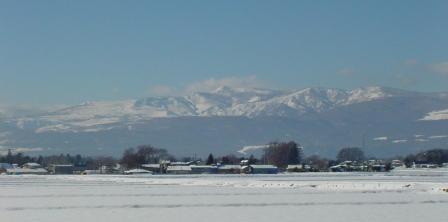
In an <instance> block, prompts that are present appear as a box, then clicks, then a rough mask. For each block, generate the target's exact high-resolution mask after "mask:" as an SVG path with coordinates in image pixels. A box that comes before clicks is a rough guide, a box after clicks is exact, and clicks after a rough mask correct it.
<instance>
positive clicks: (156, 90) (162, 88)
mask: <svg viewBox="0 0 448 222" xmlns="http://www.w3.org/2000/svg"><path fill="white" fill-rule="evenodd" d="M149 93H150V94H151V95H154V96H173V95H177V94H179V91H178V90H176V89H175V88H173V87H170V86H166V85H156V86H153V87H151V88H150V89H149Z"/></svg>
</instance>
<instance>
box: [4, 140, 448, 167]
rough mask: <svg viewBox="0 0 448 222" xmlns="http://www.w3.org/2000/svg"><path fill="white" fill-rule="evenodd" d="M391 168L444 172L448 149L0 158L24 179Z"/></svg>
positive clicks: (281, 146) (270, 147)
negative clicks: (373, 154) (392, 153)
mask: <svg viewBox="0 0 448 222" xmlns="http://www.w3.org/2000/svg"><path fill="white" fill-rule="evenodd" d="M396 168H400V169H405V168H448V149H432V150H427V151H422V152H419V153H416V154H410V155H407V156H405V157H393V158H388V159H377V158H367V157H366V156H365V154H364V152H363V151H362V149H361V148H359V147H346V148H342V149H340V150H339V152H338V154H337V156H336V158H335V159H326V158H322V157H320V156H318V155H311V156H305V155H304V152H303V148H302V147H301V146H300V145H299V144H298V143H296V142H294V141H290V142H272V143H269V144H267V145H266V148H264V150H263V154H262V155H261V157H259V158H256V157H254V156H253V155H250V156H249V157H238V156H236V155H234V154H229V155H225V156H220V157H215V156H214V155H213V154H212V153H210V154H209V155H208V157H207V158H205V159H202V158H195V157H185V158H180V159H178V158H175V157H174V155H172V154H170V153H169V152H168V151H167V150H165V149H160V148H155V147H153V146H151V145H141V146H138V147H136V148H128V149H126V150H125V151H124V152H123V155H122V157H121V158H114V157H86V156H81V155H79V154H78V155H74V156H72V155H70V154H60V155H50V156H37V157H31V156H27V155H24V154H22V153H13V152H12V151H11V150H9V152H8V153H7V154H6V155H3V156H0V173H1V174H8V175H23V174H35V175H46V174H55V175H57V174H81V175H89V174H125V175H135V174H175V175H179V174H277V173H299V172H387V171H390V170H393V169H396Z"/></svg>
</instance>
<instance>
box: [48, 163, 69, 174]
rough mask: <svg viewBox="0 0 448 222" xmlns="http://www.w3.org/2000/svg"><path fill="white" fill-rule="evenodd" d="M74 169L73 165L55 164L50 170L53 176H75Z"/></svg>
mask: <svg viewBox="0 0 448 222" xmlns="http://www.w3.org/2000/svg"><path fill="white" fill-rule="evenodd" d="M73 169H74V168H73V165H71V164H65V165H63V164H53V165H51V166H50V167H49V168H48V170H49V171H50V172H51V174H73Z"/></svg>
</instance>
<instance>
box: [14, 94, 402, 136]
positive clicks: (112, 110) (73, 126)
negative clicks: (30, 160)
mask: <svg viewBox="0 0 448 222" xmlns="http://www.w3.org/2000/svg"><path fill="white" fill-rule="evenodd" d="M406 93H407V92H405V91H399V90H394V89H388V88H383V87H365V88H358V89H354V90H341V89H326V88H306V89H300V90H284V91H281V90H270V89H252V88H230V87H225V86H224V87H219V88H218V89H216V90H214V91H212V92H197V93H192V94H190V95H187V96H182V97H181V96H179V97H149V98H143V99H139V100H124V101H112V102H87V103H83V104H80V105H77V106H73V107H68V108H65V109H61V110H57V111H55V112H50V113H47V114H45V115H41V116H38V117H34V118H20V119H18V120H17V126H18V127H19V128H25V127H31V128H36V132H37V133H43V132H49V131H60V132H66V131H70V132H92V131H100V130H107V129H110V128H111V127H114V125H116V124H121V125H123V124H133V123H138V122H142V121H147V120H150V119H153V118H172V117H185V116H246V117H259V116H287V117H297V116H301V115H304V114H308V113H320V112H325V111H328V110H331V109H334V108H337V107H341V106H346V105H351V104H356V103H362V102H368V101H373V100H379V99H384V98H388V97H393V96H402V95H405V94H406Z"/></svg>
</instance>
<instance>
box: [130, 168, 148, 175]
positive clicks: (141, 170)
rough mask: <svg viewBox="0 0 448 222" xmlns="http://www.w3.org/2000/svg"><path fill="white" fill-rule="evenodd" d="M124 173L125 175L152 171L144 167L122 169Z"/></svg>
mask: <svg viewBox="0 0 448 222" xmlns="http://www.w3.org/2000/svg"><path fill="white" fill-rule="evenodd" d="M124 174H126V175H136V174H152V172H151V171H148V170H144V169H132V170H126V171H124Z"/></svg>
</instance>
